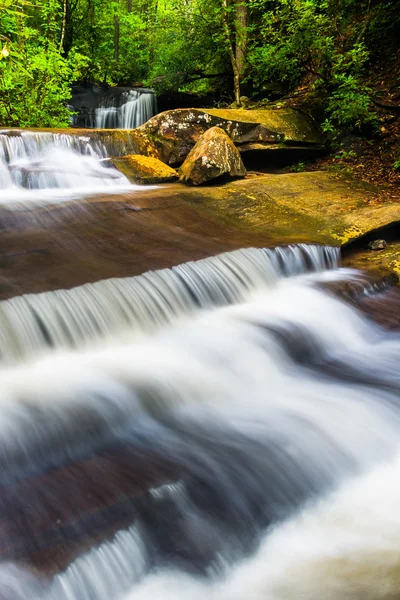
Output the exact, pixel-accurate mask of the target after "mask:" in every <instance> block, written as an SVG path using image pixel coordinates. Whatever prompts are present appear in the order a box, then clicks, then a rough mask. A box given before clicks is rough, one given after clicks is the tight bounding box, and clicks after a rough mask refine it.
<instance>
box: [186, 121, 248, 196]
mask: <svg viewBox="0 0 400 600" xmlns="http://www.w3.org/2000/svg"><path fill="white" fill-rule="evenodd" d="M245 175H246V169H245V166H244V164H243V161H242V159H241V156H240V152H239V150H238V149H237V148H236V146H235V144H234V143H233V142H232V140H231V139H230V137H229V136H228V135H227V134H226V133H225V131H224V130H223V129H220V128H219V127H212V128H211V129H209V130H208V131H206V133H205V134H204V135H202V136H201V137H200V138H199V140H198V142H197V144H196V145H195V146H194V148H193V149H192V150H191V151H190V153H189V155H188V156H187V158H186V160H185V162H184V163H183V165H182V167H181V169H180V180H181V181H182V182H183V183H187V184H189V185H200V184H202V183H206V182H207V181H211V180H213V179H217V178H218V177H222V176H229V177H231V178H237V177H244V176H245Z"/></svg>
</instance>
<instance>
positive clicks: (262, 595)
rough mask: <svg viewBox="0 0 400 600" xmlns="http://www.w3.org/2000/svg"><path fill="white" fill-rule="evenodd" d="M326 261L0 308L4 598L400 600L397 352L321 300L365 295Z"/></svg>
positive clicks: (308, 256) (308, 249)
mask: <svg viewBox="0 0 400 600" xmlns="http://www.w3.org/2000/svg"><path fill="white" fill-rule="evenodd" d="M338 260H339V256H338V251H337V250H335V249H330V248H323V247H319V246H289V247H286V248H277V249H274V250H272V249H271V250H270V249H262V248H259V249H255V248H250V249H246V250H241V251H237V252H232V253H227V254H223V255H220V256H216V257H212V258H209V259H204V260H200V261H197V262H193V263H186V264H183V265H179V266H177V267H174V268H172V269H165V270H163V271H156V272H150V273H146V274H144V275H142V276H140V277H135V278H128V279H115V280H108V281H102V282H98V283H95V284H90V285H87V286H81V287H79V288H75V289H72V290H60V291H58V292H47V293H44V294H39V295H28V296H22V297H19V298H12V299H10V300H8V301H6V302H2V303H1V305H0V323H1V332H2V338H1V340H0V348H1V353H2V358H3V361H4V362H3V364H2V369H1V371H0V390H1V393H0V398H1V402H0V464H1V469H0V486H1V489H2V494H1V495H0V506H1V510H2V515H3V524H2V529H1V531H2V536H3V537H2V538H1V539H2V540H3V541H4V540H11V541H12V543H11V542H10V544H8V545H7V544H2V545H1V546H0V550H1V552H2V558H3V563H2V564H0V596H1V597H2V598H4V599H5V600H11V599H15V598H16V599H18V600H28V599H29V600H39V599H41V600H42V599H44V600H150V598H151V599H152V600H153V599H154V598H156V600H161V599H163V600H181V599H182V600H183V599H187V598H193V599H194V600H205V599H211V600H239V598H240V599H241V598H243V597H249V598H252V599H254V600H265V599H268V600H282V599H283V598H285V599H287V600H292V599H293V600H295V599H297V598H299V597H302V598H309V599H310V600H317V599H318V600H319V599H320V598H327V600H342V599H343V598H344V599H345V600H351V599H352V598H356V599H357V600H358V599H361V598H367V600H370V599H371V600H372V599H374V600H376V599H378V600H379V599H382V600H393V598H395V597H397V594H398V589H399V576H398V573H399V572H400V570H399V568H400V553H399V551H398V534H399V533H400V531H399V519H398V509H397V504H398V498H399V497H400V496H399V490H400V488H399V485H398V483H397V481H398V479H399V477H398V475H399V471H400V466H399V465H400V463H399V459H398V455H399V450H400V444H399V433H400V400H399V398H400V372H399V369H398V356H399V352H400V335H399V334H398V333H388V332H387V331H385V330H383V329H382V328H380V327H379V326H377V325H375V324H374V323H372V322H370V321H368V320H367V319H366V318H365V317H364V316H362V315H361V314H360V313H359V312H358V311H357V310H356V309H354V308H353V307H351V306H350V305H348V304H346V303H345V302H343V301H342V300H340V299H339V298H337V297H335V296H333V295H332V294H331V293H330V292H329V291H327V290H326V289H324V287H323V286H321V282H326V281H340V280H346V279H349V278H356V277H358V275H357V273H354V272H351V271H348V270H343V269H340V268H339V264H338ZM27 498H29V502H27V501H26V499H27ZM116 523H117V524H118V523H119V526H118V525H117V526H116ZM88 540H91V542H90V543H89V544H88ZM64 546H65V547H67V548H68V552H66V555H67V557H68V558H67V559H64V560H65V562H64V567H63V568H61V569H60V568H59V567H57V568H54V563H55V564H57V565H58V564H59V562H58V561H60V560H61V558H60V554H57V553H59V548H60V547H61V548H62V547H64ZM75 547H76V548H78V550H76V551H75V553H74V552H73V551H72V548H75ZM53 555H54V557H55V556H56V555H57V556H58V558H54V563H53V562H52V560H53ZM32 556H33V557H34V558H33V559H32V560H33V563H34V564H35V565H37V564H38V558H37V557H38V556H39V557H41V562H40V561H39V562H40V564H43V561H46V560H47V563H48V564H51V565H53V566H52V567H51V568H50V567H48V573H47V574H46V575H41V576H38V574H37V571H36V570H35V569H33V568H31V567H30V564H31V563H30V559H29V557H32ZM62 556H63V554H62V553H61V557H62ZM35 557H36V558H35ZM44 557H47V558H44Z"/></svg>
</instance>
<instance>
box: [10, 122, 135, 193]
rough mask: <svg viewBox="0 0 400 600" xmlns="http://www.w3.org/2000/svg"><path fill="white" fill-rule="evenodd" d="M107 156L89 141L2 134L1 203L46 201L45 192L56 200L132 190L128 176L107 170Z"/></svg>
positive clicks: (60, 136)
mask: <svg viewBox="0 0 400 600" xmlns="http://www.w3.org/2000/svg"><path fill="white" fill-rule="evenodd" d="M106 156H107V153H106V149H105V146H104V145H103V144H102V143H100V142H96V141H93V140H90V139H89V138H86V137H84V136H71V135H67V134H61V133H47V132H40V133H34V132H29V131H21V132H19V133H18V135H15V134H11V133H10V132H6V131H5V132H0V189H1V190H2V194H1V202H8V203H9V202H10V200H14V201H20V202H23V201H26V200H29V199H32V200H35V199H36V198H41V199H42V200H43V201H45V200H46V196H43V190H44V191H45V192H47V199H48V200H50V199H52V200H54V199H57V198H63V197H65V196H66V195H67V194H71V193H72V194H77V193H82V192H83V193H88V192H89V193H96V192H97V193H103V192H107V191H109V192H110V191H114V193H115V191H121V190H123V189H124V188H125V189H129V188H131V187H132V186H130V184H129V181H128V180H127V178H126V177H125V176H124V175H122V174H121V173H120V172H119V171H117V170H116V169H114V168H110V167H107V166H106V165H105V163H104V161H103V159H104V158H105V157H106ZM38 191H40V193H38ZM49 192H50V193H49Z"/></svg>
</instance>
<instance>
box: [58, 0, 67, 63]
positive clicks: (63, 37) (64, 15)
mask: <svg viewBox="0 0 400 600" xmlns="http://www.w3.org/2000/svg"><path fill="white" fill-rule="evenodd" d="M66 24H67V0H63V17H62V25H61V38H60V48H59V52H60V54H61V52H62V50H63V46H64V39H65V27H66Z"/></svg>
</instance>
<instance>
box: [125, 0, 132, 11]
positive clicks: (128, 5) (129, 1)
mask: <svg viewBox="0 0 400 600" xmlns="http://www.w3.org/2000/svg"><path fill="white" fill-rule="evenodd" d="M126 10H127V11H128V12H132V0H126Z"/></svg>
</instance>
